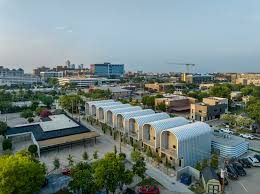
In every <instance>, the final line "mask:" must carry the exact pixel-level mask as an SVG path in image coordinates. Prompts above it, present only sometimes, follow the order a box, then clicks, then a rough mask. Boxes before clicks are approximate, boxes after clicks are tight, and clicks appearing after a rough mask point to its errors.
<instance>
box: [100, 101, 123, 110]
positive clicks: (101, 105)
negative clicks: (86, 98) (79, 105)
mask: <svg viewBox="0 0 260 194" xmlns="http://www.w3.org/2000/svg"><path fill="white" fill-rule="evenodd" d="M121 104H122V103H121V102H106V103H105V104H104V103H100V104H97V105H96V108H97V109H98V108H100V107H107V106H112V105H121Z"/></svg>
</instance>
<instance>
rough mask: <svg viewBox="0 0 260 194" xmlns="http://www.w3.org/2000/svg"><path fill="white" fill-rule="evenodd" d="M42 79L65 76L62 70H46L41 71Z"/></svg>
mask: <svg viewBox="0 0 260 194" xmlns="http://www.w3.org/2000/svg"><path fill="white" fill-rule="evenodd" d="M40 76H41V78H42V80H44V81H46V80H47V79H48V78H60V77H63V72H62V71H44V72H41V73H40Z"/></svg>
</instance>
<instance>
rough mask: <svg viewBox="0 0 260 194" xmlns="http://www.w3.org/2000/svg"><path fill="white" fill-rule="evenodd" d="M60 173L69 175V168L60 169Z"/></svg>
mask: <svg viewBox="0 0 260 194" xmlns="http://www.w3.org/2000/svg"><path fill="white" fill-rule="evenodd" d="M62 174H63V175H65V176H70V174H71V170H70V169H69V168H64V169H63V170H62Z"/></svg>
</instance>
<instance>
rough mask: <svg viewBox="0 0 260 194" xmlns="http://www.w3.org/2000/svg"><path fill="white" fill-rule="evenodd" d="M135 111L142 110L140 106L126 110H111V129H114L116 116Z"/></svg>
mask: <svg viewBox="0 0 260 194" xmlns="http://www.w3.org/2000/svg"><path fill="white" fill-rule="evenodd" d="M137 110H142V108H141V107H140V106H131V107H126V108H119V109H114V110H111V112H112V118H113V127H116V119H117V115H118V114H119V113H127V112H133V111H137Z"/></svg>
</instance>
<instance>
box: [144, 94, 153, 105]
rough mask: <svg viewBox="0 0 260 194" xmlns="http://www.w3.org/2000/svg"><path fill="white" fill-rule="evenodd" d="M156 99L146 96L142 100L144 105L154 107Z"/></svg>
mask: <svg viewBox="0 0 260 194" xmlns="http://www.w3.org/2000/svg"><path fill="white" fill-rule="evenodd" d="M154 102H155V97H154V96H144V97H143V98H142V103H143V104H144V105H147V106H148V107H154Z"/></svg>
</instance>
